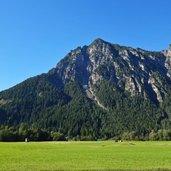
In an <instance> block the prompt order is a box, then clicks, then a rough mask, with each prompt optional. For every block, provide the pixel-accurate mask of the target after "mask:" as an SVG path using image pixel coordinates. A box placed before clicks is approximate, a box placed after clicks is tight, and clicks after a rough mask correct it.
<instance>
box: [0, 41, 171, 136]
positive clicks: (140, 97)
mask: <svg viewBox="0 0 171 171" xmlns="http://www.w3.org/2000/svg"><path fill="white" fill-rule="evenodd" d="M170 117H171V46H169V49H168V50H164V51H161V52H150V51H146V50H143V49H138V48H137V49H135V48H131V47H124V46H120V45H116V44H111V43H109V42H106V41H104V40H102V39H96V40H95V41H93V42H92V43H91V44H90V45H89V46H84V47H78V48H76V49H75V50H72V51H71V52H70V53H68V54H67V55H66V56H65V57H64V58H63V59H62V60H61V61H60V62H59V63H58V64H57V66H56V67H55V68H53V69H51V70H50V71H49V72H48V73H47V74H42V75H39V76H36V77H33V78H30V79H28V80H26V81H24V82H22V83H20V84H18V85H17V86H15V87H13V88H10V89H8V90H6V91H3V92H1V93H0V123H1V124H4V125H14V126H17V125H19V124H20V123H26V124H28V125H29V126H34V127H40V128H44V129H47V130H60V131H62V132H63V133H64V134H65V135H66V136H68V137H77V136H82V137H84V136H91V137H96V138H110V137H113V136H116V135H120V134H122V133H124V132H130V131H137V132H140V133H146V132H150V131H152V130H158V129H161V128H168V129H169V128H170V125H171V124H170V123H171V122H170Z"/></svg>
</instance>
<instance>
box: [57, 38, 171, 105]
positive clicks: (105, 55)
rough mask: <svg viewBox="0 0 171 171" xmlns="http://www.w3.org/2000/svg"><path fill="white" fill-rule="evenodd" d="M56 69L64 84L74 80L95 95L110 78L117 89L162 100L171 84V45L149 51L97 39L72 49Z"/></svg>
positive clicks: (154, 100)
mask: <svg viewBox="0 0 171 171" xmlns="http://www.w3.org/2000/svg"><path fill="white" fill-rule="evenodd" d="M55 72H56V74H57V75H59V77H60V78H61V79H62V82H63V83H64V84H65V83H66V82H69V81H70V80H74V81H76V82H78V83H79V84H80V85H82V86H83V87H87V89H88V90H89V91H90V92H93V93H94V94H95V92H96V90H95V89H94V88H93V87H95V85H98V84H100V82H101V81H102V80H110V81H112V82H113V83H114V85H115V87H113V88H116V87H120V88H121V89H122V90H123V91H125V92H129V93H130V94H131V95H132V96H135V95H141V96H143V97H144V98H150V99H151V100H152V101H153V102H155V103H162V102H163V99H164V98H165V97H166V96H167V95H168V93H169V91H170V86H171V84H170V81H171V46H169V49H168V50H165V51H161V52H149V51H146V50H143V49H135V48H131V47H123V46H120V45H115V44H111V43H108V42H105V41H104V40H102V39H97V40H95V41H94V42H93V43H91V44H90V45H89V46H84V47H83V48H81V47H78V48H77V49H75V50H73V51H71V52H70V53H69V54H68V55H67V56H66V57H65V58H64V59H63V60H62V61H61V62H60V63H59V64H58V65H57V66H56V68H55Z"/></svg>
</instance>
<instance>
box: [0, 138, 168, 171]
mask: <svg viewBox="0 0 171 171" xmlns="http://www.w3.org/2000/svg"><path fill="white" fill-rule="evenodd" d="M0 170H3V171H4V170H7V171H37V170H39V171H41V170H42V171H43V170H44V171H45V170H47V171H55V170H56V171H57V170H93V171H97V170H98V171H102V170H105V171H107V170H110V171H111V170H151V171H152V170H171V142H121V143H117V142H113V141H105V142H104V141H103V142H101V141H97V142H59V143H58V142H56V143H54V142H41V143H39V142H29V143H0Z"/></svg>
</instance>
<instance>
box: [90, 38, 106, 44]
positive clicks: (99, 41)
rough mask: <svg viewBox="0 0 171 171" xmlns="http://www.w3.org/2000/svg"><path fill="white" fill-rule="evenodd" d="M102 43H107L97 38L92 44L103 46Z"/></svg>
mask: <svg viewBox="0 0 171 171" xmlns="http://www.w3.org/2000/svg"><path fill="white" fill-rule="evenodd" d="M101 43H106V41H105V40H103V39H101V38H97V39H95V40H94V41H93V42H92V44H101Z"/></svg>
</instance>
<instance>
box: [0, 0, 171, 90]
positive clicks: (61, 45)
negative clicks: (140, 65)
mask: <svg viewBox="0 0 171 171" xmlns="http://www.w3.org/2000/svg"><path fill="white" fill-rule="evenodd" d="M98 37H100V38H102V39H104V40H106V41H110V42H113V43H118V44H121V45H128V46H133V47H141V48H144V49H148V50H162V49H165V48H167V46H168V44H169V43H171V0H0V90H3V89H6V88H9V87H11V86H13V85H15V84H17V83H19V82H21V81H23V80H25V79H26V78H29V77H30V76H35V75H37V74H40V73H42V72H47V71H48V70H49V69H51V68H52V67H54V66H55V65H56V64H57V62H58V61H59V60H60V59H61V58H63V57H64V56H65V55H66V54H67V53H68V52H69V51H70V50H71V49H74V48H76V47H77V46H82V45H85V44H89V43H90V42H91V41H93V40H94V39H96V38H98Z"/></svg>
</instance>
